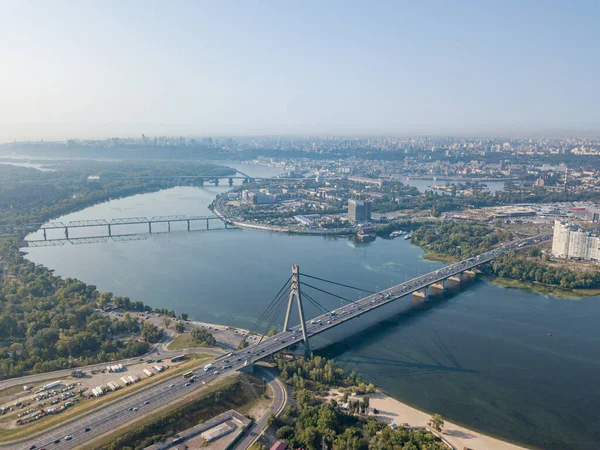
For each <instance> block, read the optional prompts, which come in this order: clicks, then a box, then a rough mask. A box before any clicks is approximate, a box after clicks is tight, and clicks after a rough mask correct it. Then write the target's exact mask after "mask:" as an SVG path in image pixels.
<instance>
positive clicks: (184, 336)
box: [167, 333, 206, 351]
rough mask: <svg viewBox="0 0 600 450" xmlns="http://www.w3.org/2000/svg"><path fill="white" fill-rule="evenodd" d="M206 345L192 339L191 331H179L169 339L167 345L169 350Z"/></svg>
mask: <svg viewBox="0 0 600 450" xmlns="http://www.w3.org/2000/svg"><path fill="white" fill-rule="evenodd" d="M201 347H206V345H205V344H199V343H198V342H196V341H194V339H192V335H191V333H181V334H180V335H179V336H177V337H176V338H175V339H173V340H172V341H171V343H170V344H169V346H168V347H167V348H168V349H169V350H171V351H178V350H185V349H186V348H201Z"/></svg>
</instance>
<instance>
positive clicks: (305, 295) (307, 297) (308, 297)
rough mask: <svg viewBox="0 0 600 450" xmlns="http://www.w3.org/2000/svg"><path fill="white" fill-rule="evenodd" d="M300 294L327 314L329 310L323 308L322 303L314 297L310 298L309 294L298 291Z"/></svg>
mask: <svg viewBox="0 0 600 450" xmlns="http://www.w3.org/2000/svg"><path fill="white" fill-rule="evenodd" d="M300 294H301V295H303V296H304V297H306V299H307V300H308V301H309V302H311V303H312V304H313V305H314V306H316V307H317V309H319V310H321V311H322V312H323V313H325V314H327V313H329V312H331V311H329V310H328V309H327V308H325V307H324V306H323V305H321V304H320V303H319V302H318V301H316V300H315V299H314V298H312V297H311V296H310V295H308V294H307V293H306V292H304V291H300Z"/></svg>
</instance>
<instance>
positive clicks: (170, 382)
mask: <svg viewBox="0 0 600 450" xmlns="http://www.w3.org/2000/svg"><path fill="white" fill-rule="evenodd" d="M551 238H552V236H551V235H549V234H546V235H540V236H536V237H532V238H528V239H522V240H518V241H513V242H510V243H507V244H505V245H502V246H500V247H498V248H496V249H494V250H491V251H488V252H485V253H482V254H480V255H477V256H474V257H472V258H469V259H466V260H464V261H461V262H458V263H456V264H451V265H449V266H446V267H443V268H441V269H439V270H436V271H433V272H430V273H427V274H425V275H421V276H419V277H416V278H413V279H412V280H410V281H407V282H405V283H402V284H398V285H396V286H393V287H391V288H388V289H385V290H383V291H380V292H377V293H373V294H371V295H368V296H366V297H363V298H361V299H360V300H357V301H355V302H351V303H349V304H347V305H345V306H342V307H340V308H337V309H335V310H332V311H328V312H326V313H323V314H322V315H320V316H317V317H315V318H313V319H311V320H309V321H307V322H304V321H303V322H304V323H302V324H300V325H296V326H294V327H291V328H289V329H284V331H282V332H281V333H278V334H276V335H275V336H272V337H270V338H265V339H261V340H260V341H258V343H257V344H255V345H252V346H249V347H247V348H244V349H242V350H237V351H235V352H232V353H229V354H227V355H223V356H219V357H218V358H216V360H215V361H214V362H213V367H211V368H210V369H209V370H201V369H199V370H196V371H195V375H196V377H197V379H196V382H195V383H192V384H190V385H189V386H186V383H185V380H181V378H177V377H175V378H173V379H167V380H165V381H162V382H160V383H158V384H156V385H154V386H152V387H150V388H147V389H144V390H142V391H140V392H136V393H134V394H131V395H129V396H126V397H125V398H123V399H122V400H120V401H117V402H115V403H112V404H109V405H107V406H105V407H102V408H99V409H97V410H95V411H92V412H90V413H89V414H86V415H85V416H84V417H80V418H77V419H74V420H73V421H71V422H70V423H68V424H65V425H63V426H60V427H57V428H55V429H53V430H51V431H47V432H45V433H43V434H42V435H40V436H38V437H35V438H32V439H31V440H30V441H28V442H26V443H21V444H15V445H7V446H2V447H0V448H3V449H4V448H6V449H11V450H12V449H23V450H25V449H30V448H32V446H35V447H36V448H38V449H40V448H42V447H43V448H46V449H47V450H50V449H57V450H58V449H70V448H74V447H76V446H77V445H80V444H82V443H84V442H88V441H90V440H91V439H93V438H94V437H98V436H100V435H102V434H104V433H106V432H107V431H110V430H114V429H115V428H117V427H119V426H121V425H123V424H125V423H128V422H130V421H133V420H134V419H136V418H138V417H140V416H141V415H142V414H148V413H151V412H152V411H154V410H155V409H156V408H158V407H160V406H163V405H165V404H167V403H171V402H173V401H175V400H177V399H178V398H181V397H183V396H185V395H186V394H189V393H190V391H192V390H194V389H201V388H203V387H204V386H205V384H208V383H210V382H212V381H214V380H216V379H217V378H220V377H222V376H227V375H230V374H232V373H233V372H235V371H248V370H250V369H252V366H253V364H254V363H256V362H258V361H260V360H262V359H265V358H267V357H269V356H271V355H273V354H275V353H277V352H280V351H281V350H283V349H286V348H288V347H290V346H292V345H296V344H298V343H301V342H303V341H304V343H305V344H308V341H309V339H310V338H311V337H313V336H316V335H318V334H321V333H324V332H326V331H328V330H330V329H332V328H334V327H337V326H339V325H341V324H343V323H346V322H349V321H350V320H352V319H355V318H357V317H359V316H362V315H364V314H367V313H369V312H371V311H373V310H375V309H378V308H381V307H382V306H384V305H387V304H390V303H392V302H394V301H397V300H398V299H400V298H403V297H406V296H409V295H413V294H415V293H417V294H418V293H420V294H419V295H418V298H421V299H423V300H424V298H423V296H422V294H423V291H424V290H425V291H426V289H427V288H428V287H430V286H433V285H438V286H443V285H444V283H445V282H446V281H451V280H452V279H455V280H460V279H461V275H462V274H463V273H464V272H466V271H469V270H472V269H474V268H476V267H478V266H480V265H482V264H486V263H488V262H490V261H492V260H494V259H495V258H497V257H499V256H501V255H504V254H506V253H508V252H511V251H514V250H519V249H522V248H526V247H529V246H532V245H538V244H541V243H543V242H547V241H549V240H550V239H551ZM297 274H298V276H299V277H301V276H302V275H301V274H299V272H297ZM293 289H294V288H293V285H292V291H293ZM292 293H293V292H292ZM289 300H290V301H289V303H288V305H291V304H292V300H293V298H292V295H290V299H289ZM298 303H299V304H300V306H301V302H300V301H299V302H298ZM288 310H289V306H288ZM134 408H136V409H137V410H135V409H134ZM86 429H87V430H88V431H85V430H86ZM67 435H68V436H71V437H72V438H71V439H70V440H68V441H67V440H65V439H64V437H65V436H67ZM57 440H58V442H57V443H54V442H55V441H57Z"/></svg>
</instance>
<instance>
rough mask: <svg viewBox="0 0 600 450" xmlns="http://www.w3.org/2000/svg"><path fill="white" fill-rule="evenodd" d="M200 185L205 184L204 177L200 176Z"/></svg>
mask: <svg viewBox="0 0 600 450" xmlns="http://www.w3.org/2000/svg"><path fill="white" fill-rule="evenodd" d="M200 186H204V178H200Z"/></svg>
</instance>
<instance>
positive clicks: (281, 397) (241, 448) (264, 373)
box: [234, 366, 288, 450]
mask: <svg viewBox="0 0 600 450" xmlns="http://www.w3.org/2000/svg"><path fill="white" fill-rule="evenodd" d="M255 367H256V371H255V375H259V376H261V377H262V378H263V379H264V380H265V381H266V382H267V383H268V384H269V385H270V386H271V388H272V389H273V401H272V402H271V406H270V407H269V410H268V411H267V412H265V414H263V416H262V417H261V418H260V419H258V420H257V421H256V422H255V423H254V424H252V427H251V428H250V431H249V432H248V433H246V436H244V438H243V439H242V440H241V441H239V442H238V443H237V444H236V445H235V446H234V448H235V449H236V450H246V449H247V448H248V447H250V446H251V445H252V443H253V442H254V441H255V440H256V439H258V437H259V436H260V435H261V433H262V432H263V431H264V430H265V429H266V428H267V421H268V420H269V416H270V415H271V414H274V415H276V416H277V415H279V414H280V413H281V411H283V408H285V406H286V405H287V403H288V395H287V388H286V387H285V385H284V384H283V383H282V382H281V381H280V380H279V379H278V378H277V377H276V376H275V375H274V374H273V373H272V372H270V371H269V370H265V369H263V368H262V367H260V366H255Z"/></svg>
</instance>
